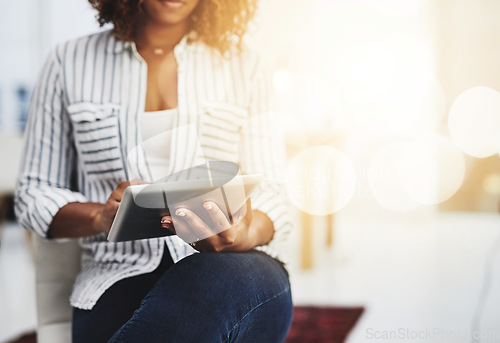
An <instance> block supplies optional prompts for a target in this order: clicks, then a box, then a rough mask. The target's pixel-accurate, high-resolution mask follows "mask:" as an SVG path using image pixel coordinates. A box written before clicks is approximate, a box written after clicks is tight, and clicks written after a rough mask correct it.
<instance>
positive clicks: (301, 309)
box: [286, 306, 363, 343]
mask: <svg viewBox="0 0 500 343" xmlns="http://www.w3.org/2000/svg"><path fill="white" fill-rule="evenodd" d="M362 313H363V308H362V307H314V306H296V307H295V308H294V311H293V319H292V326H291V328H290V331H289V333H288V337H287V339H286V343H341V342H344V341H345V339H346V338H347V335H348V334H349V332H350V331H351V329H352V328H353V327H354V325H355V324H356V322H357V321H358V319H359V317H360V316H361V314H362Z"/></svg>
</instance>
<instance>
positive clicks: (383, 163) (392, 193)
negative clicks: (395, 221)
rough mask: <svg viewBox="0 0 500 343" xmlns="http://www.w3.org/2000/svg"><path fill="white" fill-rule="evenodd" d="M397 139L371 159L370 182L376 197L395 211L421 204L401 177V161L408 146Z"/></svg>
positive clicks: (414, 207)
mask: <svg viewBox="0 0 500 343" xmlns="http://www.w3.org/2000/svg"><path fill="white" fill-rule="evenodd" d="M408 144H409V143H408V142H406V141H396V142H393V143H390V144H388V145H386V146H384V147H383V148H382V149H380V150H379V151H378V152H377V153H376V154H375V155H374V156H373V158H372V159H371V161H370V166H369V170H368V182H369V186H370V190H371V192H372V195H373V197H374V199H375V200H376V201H377V202H378V203H379V204H380V205H382V206H383V207H385V208H387V209H389V210H393V211H410V210H413V209H416V208H417V207H418V206H419V205H420V204H419V203H418V202H417V201H415V200H414V199H413V198H412V197H411V196H410V195H409V194H408V192H407V191H406V189H405V187H404V185H403V183H402V179H401V177H400V168H399V166H400V161H401V157H402V156H403V153H404V151H405V149H406V148H407V146H408Z"/></svg>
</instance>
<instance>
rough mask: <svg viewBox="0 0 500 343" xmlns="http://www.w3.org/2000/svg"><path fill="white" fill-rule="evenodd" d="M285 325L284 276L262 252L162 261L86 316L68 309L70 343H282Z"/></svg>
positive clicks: (288, 312) (288, 308)
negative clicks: (71, 328) (70, 316)
mask: <svg viewBox="0 0 500 343" xmlns="http://www.w3.org/2000/svg"><path fill="white" fill-rule="evenodd" d="M165 255H169V254H168V252H167V253H165ZM291 317H292V299H291V293H290V284H289V281H288V274H287V272H286V270H285V269H284V268H283V265H282V264H281V263H280V262H278V261H276V260H274V259H272V258H271V257H269V256H268V255H266V254H264V253H262V252H257V251H249V252H245V253H200V254H194V255H191V256H188V257H186V258H185V259H183V260H181V261H179V262H178V263H176V264H173V263H172V262H171V260H170V257H169V256H164V258H163V261H162V263H161V265H160V267H159V268H158V269H157V270H156V271H154V272H152V273H148V274H144V275H139V276H136V277H132V278H129V279H124V280H121V281H119V282H117V283H116V284H115V285H113V286H112V287H111V288H110V289H108V290H107V291H106V292H105V293H104V295H103V296H102V297H101V298H100V299H99V301H98V302H97V304H96V305H95V306H94V308H93V309H92V310H90V311H86V310H80V309H74V311H73V343H81V342H85V343H89V342H92V343H99V342H107V341H108V340H109V342H134V343H137V342H141V343H142V342H151V343H155V342H183V343H184V342H210V343H212V342H283V341H284V340H285V337H286V334H287V332H288V329H289V326H290V322H291Z"/></svg>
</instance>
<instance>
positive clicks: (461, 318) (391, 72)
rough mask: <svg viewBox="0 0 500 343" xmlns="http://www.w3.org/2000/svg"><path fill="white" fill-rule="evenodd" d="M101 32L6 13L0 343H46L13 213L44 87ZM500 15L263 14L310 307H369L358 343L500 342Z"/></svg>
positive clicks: (66, 3)
mask: <svg viewBox="0 0 500 343" xmlns="http://www.w3.org/2000/svg"><path fill="white" fill-rule="evenodd" d="M94 15H95V13H94V11H93V10H92V9H91V7H90V5H89V4H88V3H87V2H86V1H84V0H44V1H39V0H17V1H9V2H8V1H2V2H0V32H1V33H0V45H1V47H2V48H1V52H0V68H1V71H0V75H1V76H0V153H1V155H0V157H1V161H2V168H0V195H1V196H0V206H1V207H0V212H1V214H2V218H4V222H3V224H2V229H0V230H1V231H0V234H1V238H0V242H1V245H0V342H4V341H8V340H9V339H12V338H14V337H16V336H17V335H19V334H21V333H23V332H27V331H31V330H33V329H34V328H35V325H36V319H35V304H34V290H33V289H34V288H33V266H32V261H31V260H30V255H29V251H30V250H29V246H28V244H27V240H26V238H25V237H24V233H23V232H22V231H21V229H20V228H18V227H17V225H16V223H15V221H13V219H12V213H11V204H10V199H11V195H12V191H13V187H14V182H15V177H16V174H17V168H18V164H19V158H20V154H21V145H22V130H23V127H24V123H25V120H26V113H27V106H28V103H29V98H30V95H31V91H32V88H33V84H34V80H35V78H36V75H37V74H38V72H39V69H40V67H41V65H42V63H43V61H44V59H45V57H46V55H47V53H48V51H49V50H50V49H51V48H52V47H53V46H54V45H55V44H57V43H59V42H62V41H65V40H68V39H71V38H75V37H78V36H82V35H85V34H88V33H92V32H95V31H97V30H99V28H98V25H97V23H96V22H95V20H94ZM499 15H500V1H498V0H404V1H403V0H309V1H286V0H261V6H260V11H259V13H258V15H257V18H256V20H255V23H254V24H253V25H252V27H251V32H250V34H249V36H248V37H247V38H248V39H247V40H248V44H249V45H251V46H253V47H255V48H256V49H258V50H259V51H260V53H261V55H262V56H263V57H264V58H265V60H266V62H267V64H268V67H269V71H270V77H271V82H272V84H273V87H274V92H275V102H274V107H273V111H275V112H276V113H277V114H278V115H279V117H280V123H281V125H282V126H283V128H284V130H285V133H286V137H287V153H288V164H287V165H286V166H283V181H284V182H285V183H286V185H287V193H288V195H289V198H290V201H291V203H292V204H293V208H294V213H293V214H294V216H295V218H296V223H297V225H296V230H295V231H294V232H293V234H292V237H291V239H290V241H289V242H288V244H287V246H286V249H287V252H288V255H289V269H290V273H291V280H292V287H293V292H294V298H295V302H296V303H297V304H304V305H306V304H312V305H321V306H362V307H364V308H365V312H364V313H363V315H362V316H361V318H360V320H359V322H358V323H357V324H356V326H355V327H354V329H353V331H352V333H351V335H350V336H349V339H348V341H349V342H371V341H377V339H381V338H383V335H384V333H387V332H389V331H395V330H396V331H397V330H403V331H404V332H405V334H404V335H403V336H401V337H399V338H398V339H394V340H393V339H384V341H394V342H400V341H404V340H413V341H426V342H430V341H432V342H441V341H442V342H470V341H471V340H474V339H475V338H479V339H478V340H476V341H481V342H500V322H499V321H498V318H500V215H499V211H500V93H499V91H500V68H499V66H498V65H499V64H498V61H500V44H499V42H500V21H499V20H498V17H499ZM104 29H107V28H104ZM474 331H476V335H473V334H472V333H473V332H474ZM471 336H475V337H471Z"/></svg>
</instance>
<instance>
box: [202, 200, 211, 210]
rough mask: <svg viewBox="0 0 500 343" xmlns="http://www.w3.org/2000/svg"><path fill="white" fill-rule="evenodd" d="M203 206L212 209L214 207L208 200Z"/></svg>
mask: <svg viewBox="0 0 500 343" xmlns="http://www.w3.org/2000/svg"><path fill="white" fill-rule="evenodd" d="M203 207H205V208H206V209H207V210H211V209H212V204H211V203H209V202H206V203H204V204H203Z"/></svg>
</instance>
